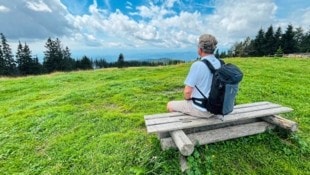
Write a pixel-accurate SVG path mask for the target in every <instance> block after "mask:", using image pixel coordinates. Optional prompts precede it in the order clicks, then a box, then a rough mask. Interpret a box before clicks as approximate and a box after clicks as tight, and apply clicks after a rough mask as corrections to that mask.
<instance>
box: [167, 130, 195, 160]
mask: <svg viewBox="0 0 310 175" xmlns="http://www.w3.org/2000/svg"><path fill="white" fill-rule="evenodd" d="M170 135H171V138H172V140H173V142H174V143H175V145H176V146H177V148H178V149H179V151H180V153H181V154H182V155H183V156H189V155H191V154H192V153H193V152H194V144H193V143H192V142H191V141H190V140H189V138H188V137H187V136H186V135H185V133H184V132H183V131H182V130H176V131H171V132H170Z"/></svg>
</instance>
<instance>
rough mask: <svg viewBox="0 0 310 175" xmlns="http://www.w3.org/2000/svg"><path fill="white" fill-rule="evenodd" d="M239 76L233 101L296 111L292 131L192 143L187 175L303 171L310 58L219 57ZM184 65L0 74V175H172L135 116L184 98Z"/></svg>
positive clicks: (171, 165) (173, 169) (173, 155)
mask: <svg viewBox="0 0 310 175" xmlns="http://www.w3.org/2000/svg"><path fill="white" fill-rule="evenodd" d="M227 62H233V63H235V64H237V65H238V66H239V67H240V68H241V69H242V70H243V72H244V74H245V77H244V80H243V81H242V83H241V85H240V92H239V95H238V99H237V102H238V103H239V104H240V103H248V102H256V101H271V102H275V103H279V104H282V105H284V106H288V107H291V108H293V109H294V111H293V112H291V113H289V114H286V115H285V117H286V118H288V119H291V120H294V121H296V122H298V124H299V131H298V132H297V133H296V134H293V135H288V136H287V135H285V134H281V133H280V132H269V133H264V134H259V135H255V136H250V137H244V138H240V139H235V140H230V141H225V142H220V143H216V144H210V145H207V146H200V147H198V148H196V150H195V152H194V154H193V155H192V156H190V157H189V158H188V161H189V164H190V166H191V167H192V168H191V169H190V171H189V172H188V174H268V175H269V174H307V173H308V174H309V172H310V146H309V145H310V136H309V133H310V116H309V114H310V100H309V97H310V90H309V88H310V59H292V58H291V59H287V58H273V59H271V58H249V59H241V58H236V59H227ZM189 67H190V63H185V64H179V65H173V66H165V67H140V68H124V69H101V70H95V71H80V72H70V73H53V74H50V75H42V76H29V77H22V78H0V172H1V174H180V171H179V162H178V152H177V151H175V150H169V151H161V149H160V145H159V141H158V140H157V138H156V136H155V135H147V134H146V131H145V126H144V120H143V116H144V115H146V114H153V113H161V112H166V103H167V102H168V101H169V100H172V99H182V89H183V81H184V79H185V76H186V74H187V72H188V70H189Z"/></svg>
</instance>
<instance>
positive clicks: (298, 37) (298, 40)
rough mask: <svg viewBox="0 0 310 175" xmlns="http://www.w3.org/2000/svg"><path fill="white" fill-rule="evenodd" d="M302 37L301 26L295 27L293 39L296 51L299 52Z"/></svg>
mask: <svg viewBox="0 0 310 175" xmlns="http://www.w3.org/2000/svg"><path fill="white" fill-rule="evenodd" d="M303 39H304V31H303V29H302V28H301V27H298V28H296V31H295V32H294V40H295V42H296V52H301V50H302V49H301V48H302V41H303Z"/></svg>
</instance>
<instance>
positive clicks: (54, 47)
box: [43, 38, 63, 73]
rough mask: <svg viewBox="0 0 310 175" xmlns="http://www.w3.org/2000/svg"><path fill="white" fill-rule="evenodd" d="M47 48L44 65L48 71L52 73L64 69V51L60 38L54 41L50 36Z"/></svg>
mask: <svg viewBox="0 0 310 175" xmlns="http://www.w3.org/2000/svg"><path fill="white" fill-rule="evenodd" d="M45 48H46V49H47V50H46V51H45V52H44V55H45V56H44V62H43V66H44V68H45V69H46V71H47V72H48V73H50V72H53V71H61V70H63V65H62V63H63V61H62V60H63V53H62V48H61V42H60V40H59V39H58V38H56V40H55V41H53V40H52V39H51V38H48V40H47V42H46V44H45Z"/></svg>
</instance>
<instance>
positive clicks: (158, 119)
mask: <svg viewBox="0 0 310 175" xmlns="http://www.w3.org/2000/svg"><path fill="white" fill-rule="evenodd" d="M278 107H281V106H280V105H278V104H272V103H268V102H264V103H258V104H256V105H249V104H248V105H240V106H236V107H235V108H234V110H233V111H232V112H231V113H230V114H228V115H226V116H225V119H226V118H227V117H229V116H230V115H233V114H239V113H245V112H251V111H259V110H265V109H272V108H278ZM196 119H199V117H193V116H189V115H186V114H182V113H176V112H174V113H171V115H169V113H164V114H155V115H151V116H145V125H147V126H150V125H158V124H162V123H173V122H178V121H183V122H184V121H191V120H196Z"/></svg>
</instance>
